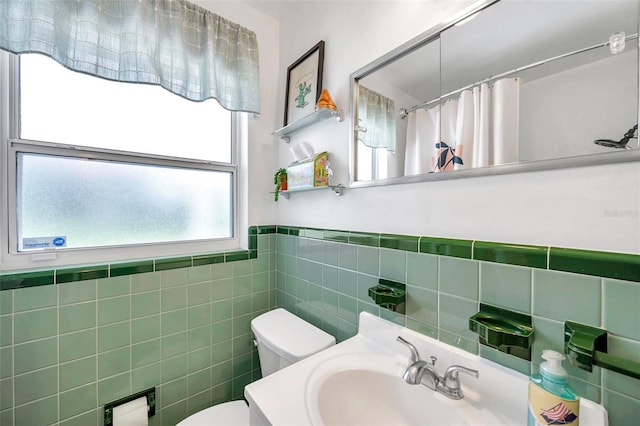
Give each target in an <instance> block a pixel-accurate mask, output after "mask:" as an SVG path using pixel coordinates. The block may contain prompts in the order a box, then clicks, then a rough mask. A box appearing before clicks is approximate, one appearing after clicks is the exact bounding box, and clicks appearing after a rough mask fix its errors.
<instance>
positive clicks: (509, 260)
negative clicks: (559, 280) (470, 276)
mask: <svg viewBox="0 0 640 426" xmlns="http://www.w3.org/2000/svg"><path fill="white" fill-rule="evenodd" d="M473 258H474V259H477V260H485V261H487V262H497V263H506V264H509V265H520V266H528V267H530V268H543V269H546V267H547V248H546V247H540V246H529V245H520V244H503V243H493V242H487V241H476V242H475V243H474V244H473Z"/></svg>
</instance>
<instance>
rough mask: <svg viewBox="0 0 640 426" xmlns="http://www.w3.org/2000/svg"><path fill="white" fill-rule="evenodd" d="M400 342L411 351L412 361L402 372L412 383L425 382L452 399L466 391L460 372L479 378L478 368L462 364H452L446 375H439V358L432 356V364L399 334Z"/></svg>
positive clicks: (406, 379) (424, 383)
mask: <svg viewBox="0 0 640 426" xmlns="http://www.w3.org/2000/svg"><path fill="white" fill-rule="evenodd" d="M396 340H397V341H398V342H400V343H402V344H403V345H405V346H407V347H408V348H409V350H410V351H411V363H410V364H409V366H408V367H407V369H406V370H405V372H404V373H403V374H402V378H403V379H404V381H405V382H407V383H408V384H410V385H419V384H423V385H425V386H426V387H428V388H429V389H431V390H435V391H437V392H440V393H441V394H443V395H445V396H447V397H449V398H451V399H462V398H463V397H464V393H463V392H462V388H461V387H460V378H459V377H458V373H460V372H462V373H466V374H469V375H471V376H474V377H475V378H478V376H479V372H478V370H473V369H471V368H467V367H463V366H461V365H452V366H450V367H449V368H447V370H446V371H445V373H444V376H440V375H438V372H437V371H436V368H435V365H436V361H437V358H436V357H434V356H432V357H431V364H429V363H428V362H426V361H424V360H422V359H420V354H419V353H418V350H417V349H416V347H415V346H413V345H412V344H411V343H410V342H408V341H407V340H405V339H404V338H402V337H401V336H398V338H397V339H396Z"/></svg>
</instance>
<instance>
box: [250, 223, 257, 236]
mask: <svg viewBox="0 0 640 426" xmlns="http://www.w3.org/2000/svg"><path fill="white" fill-rule="evenodd" d="M249 235H250V236H251V235H258V227H257V226H255V225H253V226H250V227H249Z"/></svg>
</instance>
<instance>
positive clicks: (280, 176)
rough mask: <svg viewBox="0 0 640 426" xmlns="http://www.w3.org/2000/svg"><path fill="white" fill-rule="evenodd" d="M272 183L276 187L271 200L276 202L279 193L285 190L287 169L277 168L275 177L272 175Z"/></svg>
mask: <svg viewBox="0 0 640 426" xmlns="http://www.w3.org/2000/svg"><path fill="white" fill-rule="evenodd" d="M273 183H274V184H275V185H276V189H275V192H274V196H273V200H274V201H278V198H279V195H280V191H286V190H287V169H285V168H282V167H281V168H279V169H278V171H277V172H276V174H275V175H273Z"/></svg>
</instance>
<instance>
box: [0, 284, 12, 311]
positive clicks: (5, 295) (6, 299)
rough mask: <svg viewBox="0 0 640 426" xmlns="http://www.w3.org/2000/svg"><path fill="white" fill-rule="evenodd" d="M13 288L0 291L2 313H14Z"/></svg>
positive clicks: (0, 309)
mask: <svg viewBox="0 0 640 426" xmlns="http://www.w3.org/2000/svg"><path fill="white" fill-rule="evenodd" d="M13 293H14V291H13V290H5V291H0V315H5V314H11V313H13Z"/></svg>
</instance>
